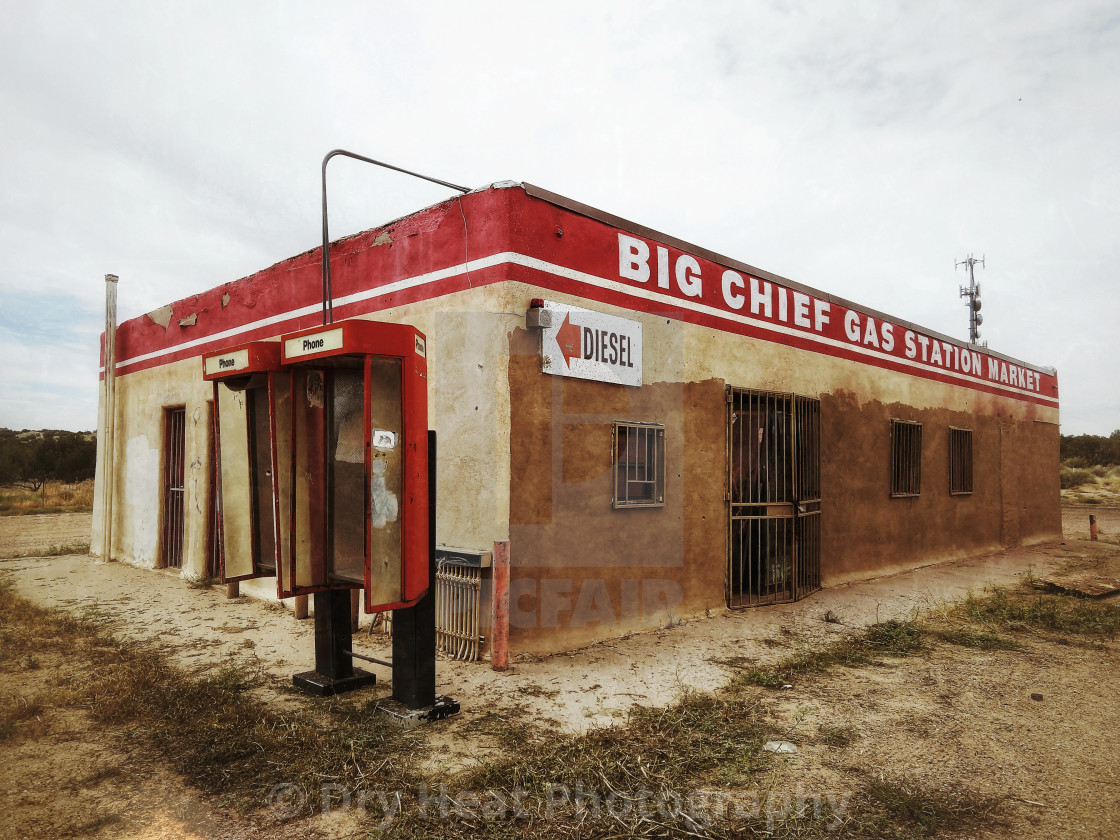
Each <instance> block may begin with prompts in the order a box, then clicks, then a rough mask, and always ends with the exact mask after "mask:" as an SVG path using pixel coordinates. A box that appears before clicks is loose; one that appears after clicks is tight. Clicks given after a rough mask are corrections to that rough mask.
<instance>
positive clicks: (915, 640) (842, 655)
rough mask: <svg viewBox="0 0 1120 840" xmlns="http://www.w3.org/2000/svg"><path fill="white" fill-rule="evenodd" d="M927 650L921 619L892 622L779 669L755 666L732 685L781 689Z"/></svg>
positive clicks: (787, 661) (805, 653) (814, 650)
mask: <svg viewBox="0 0 1120 840" xmlns="http://www.w3.org/2000/svg"><path fill="white" fill-rule="evenodd" d="M925 647H926V633H925V630H924V628H923V627H922V625H921V624H920V623H919V622H918V621H917V619H910V620H908V621H898V620H897V619H892V620H890V621H883V622H879V623H877V624H872V625H871V626H870V627H868V628H866V629H865V630H864V631H863V632H862V633H858V634H855V635H852V636H848V637H846V638H844V639H843V640H841V641H840V642H837V643H836V644H833V645H830V646H828V647H823V648H812V649H810V650H806V651H802V652H800V653H796V654H794V655H793V656H790V657H788V658H786V659H784V660H782V661H781V662H778V663H777V664H775V665H769V666H755V667H752V668H749V669H747V670H745V671H743V672H741V673H739V674H736V675H735V677H734V679H733V682H732V685H735V686H743V685H758V686H762V687H764V688H781V687H782V686H784V685H792V684H793V683H794V681H795V680H797V679H801V678H804V677H806V676H807V675H810V674H814V673H820V672H822V671H827V670H828V669H830V668H834V667H844V668H863V667H866V666H868V665H881V664H882V661H883V660H882V658H881V657H883V656H909V655H910V654H912V653H915V652H917V651H920V650H922V649H924V648H925Z"/></svg>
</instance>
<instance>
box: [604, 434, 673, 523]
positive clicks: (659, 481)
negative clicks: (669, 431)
mask: <svg viewBox="0 0 1120 840" xmlns="http://www.w3.org/2000/svg"><path fill="white" fill-rule="evenodd" d="M664 504H665V427H664V426H663V425H661V424H659V423H621V422H619V423H615V424H614V498H613V499H612V500H611V505H612V507H615V508H629V507H662V506H664Z"/></svg>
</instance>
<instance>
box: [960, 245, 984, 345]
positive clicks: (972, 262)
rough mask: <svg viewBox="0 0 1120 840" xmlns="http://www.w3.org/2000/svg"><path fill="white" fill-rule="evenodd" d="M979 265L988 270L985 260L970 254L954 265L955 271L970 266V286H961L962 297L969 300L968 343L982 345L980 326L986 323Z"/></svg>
mask: <svg viewBox="0 0 1120 840" xmlns="http://www.w3.org/2000/svg"><path fill="white" fill-rule="evenodd" d="M977 263H979V264H980V266H981V267H983V268H987V266H985V265H984V258H983V257H981V258H980V259H976V257H974V256H972V254H969V255H968V256H967V257H966V258H965V259H963V260H961V261H960V262H957V263H954V264H953V270H954V271H956V270H957V268H959V267H960V266H962V265H967V266H968V286H967V287H965V286H961V297H962V298H968V343H969V344H979V343H980V325H981V324H983V323H984V316H983V315H981V314H980V284H979V283H977V282H976V264H977ZM984 346H985V347H987V346H988V342H986V341H985V342H984Z"/></svg>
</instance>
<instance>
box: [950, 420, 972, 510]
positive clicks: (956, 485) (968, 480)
mask: <svg viewBox="0 0 1120 840" xmlns="http://www.w3.org/2000/svg"><path fill="white" fill-rule="evenodd" d="M971 492H972V429H957V428H954V427H953V426H950V427H949V493H950V495H954V496H960V495H966V494H968V493H971Z"/></svg>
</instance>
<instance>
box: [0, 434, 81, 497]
mask: <svg viewBox="0 0 1120 840" xmlns="http://www.w3.org/2000/svg"><path fill="white" fill-rule="evenodd" d="M96 463H97V440H96V437H95V436H93V435H87V434H85V433H81V432H65V431H54V430H48V431H44V432H28V431H26V430H24V431H23V432H19V433H17V432H12V431H10V430H8V429H0V484H14V485H17V486H19V487H26V488H27V489H29V490H39V489H40V488H41V487H42V486H43V483H44V482H45V481H65V482H67V483H73V482H77V481H84V480H86V479H88V478H93V474H94V469H95V467H96Z"/></svg>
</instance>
